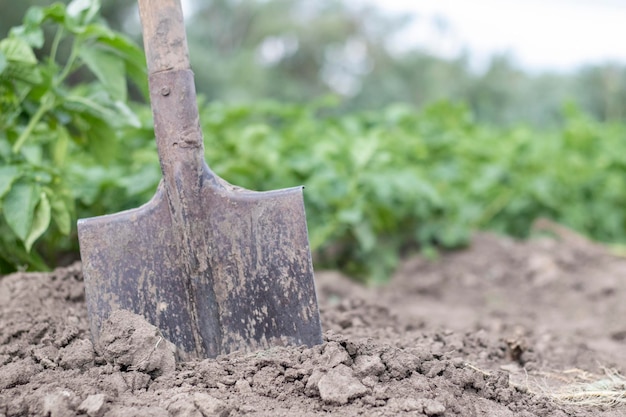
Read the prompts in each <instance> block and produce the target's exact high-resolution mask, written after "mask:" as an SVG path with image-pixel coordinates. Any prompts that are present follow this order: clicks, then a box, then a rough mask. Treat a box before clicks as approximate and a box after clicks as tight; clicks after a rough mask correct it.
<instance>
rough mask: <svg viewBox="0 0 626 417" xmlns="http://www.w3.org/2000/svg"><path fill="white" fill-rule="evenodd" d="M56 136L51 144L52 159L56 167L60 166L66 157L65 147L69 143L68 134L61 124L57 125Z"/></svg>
mask: <svg viewBox="0 0 626 417" xmlns="http://www.w3.org/2000/svg"><path fill="white" fill-rule="evenodd" d="M56 133H57V137H56V140H55V141H54V143H53V145H52V160H53V161H54V164H55V165H56V166H58V167H62V166H63V164H64V163H65V159H66V157H67V149H68V146H69V144H70V139H71V138H70V134H69V133H68V131H67V129H66V128H65V127H64V126H63V125H58V126H57V131H56Z"/></svg>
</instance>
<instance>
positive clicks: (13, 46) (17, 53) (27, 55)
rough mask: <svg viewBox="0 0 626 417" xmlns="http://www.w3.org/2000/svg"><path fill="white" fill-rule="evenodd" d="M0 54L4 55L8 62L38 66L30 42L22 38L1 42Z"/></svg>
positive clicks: (7, 39)
mask: <svg viewBox="0 0 626 417" xmlns="http://www.w3.org/2000/svg"><path fill="white" fill-rule="evenodd" d="M0 52H2V53H4V55H5V57H6V59H7V60H9V61H12V62H23V63H25V64H33V65H35V64H37V57H35V53H34V52H33V49H32V48H31V47H30V45H29V44H28V42H26V41H25V40H24V39H20V38H6V39H3V40H2V41H0Z"/></svg>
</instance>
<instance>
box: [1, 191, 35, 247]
mask: <svg viewBox="0 0 626 417" xmlns="http://www.w3.org/2000/svg"><path fill="white" fill-rule="evenodd" d="M40 198H41V194H40V191H39V187H38V186H37V185H35V184H32V183H27V182H25V181H20V182H16V183H14V184H13V186H12V187H11V189H10V190H9V192H8V193H7V194H6V195H5V196H4V199H3V205H2V212H3V214H4V218H5V220H6V221H7V223H8V225H9V227H10V228H11V230H13V232H14V233H15V235H16V236H17V237H18V238H19V239H20V240H21V241H25V240H26V238H27V237H28V234H29V232H30V230H31V227H32V225H33V214H34V211H35V207H36V206H37V203H38V202H39V199H40Z"/></svg>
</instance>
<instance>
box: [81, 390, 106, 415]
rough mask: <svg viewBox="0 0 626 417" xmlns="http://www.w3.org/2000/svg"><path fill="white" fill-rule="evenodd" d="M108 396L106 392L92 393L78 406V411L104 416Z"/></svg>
mask: <svg viewBox="0 0 626 417" xmlns="http://www.w3.org/2000/svg"><path fill="white" fill-rule="evenodd" d="M105 401H106V396H105V395H104V394H94V395H90V396H88V397H87V398H85V400H84V401H83V402H82V403H80V405H79V406H78V411H81V412H83V413H85V414H87V415H88V416H89V417H102V416H103V415H104V413H105V412H106V408H105Z"/></svg>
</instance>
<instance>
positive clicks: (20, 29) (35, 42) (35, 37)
mask: <svg viewBox="0 0 626 417" xmlns="http://www.w3.org/2000/svg"><path fill="white" fill-rule="evenodd" d="M9 36H10V37H12V38H19V39H22V40H24V41H25V42H26V43H28V44H29V45H30V46H32V47H33V48H41V47H42V46H43V43H44V37H43V30H41V27H39V26H15V27H13V28H11V31H10V32H9Z"/></svg>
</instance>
